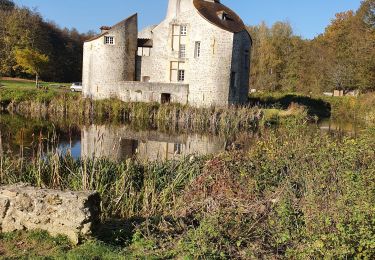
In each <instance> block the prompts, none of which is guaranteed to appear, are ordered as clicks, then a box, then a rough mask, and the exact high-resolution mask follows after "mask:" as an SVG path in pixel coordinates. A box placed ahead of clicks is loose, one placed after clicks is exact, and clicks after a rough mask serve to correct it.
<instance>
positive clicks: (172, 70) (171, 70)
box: [169, 61, 186, 83]
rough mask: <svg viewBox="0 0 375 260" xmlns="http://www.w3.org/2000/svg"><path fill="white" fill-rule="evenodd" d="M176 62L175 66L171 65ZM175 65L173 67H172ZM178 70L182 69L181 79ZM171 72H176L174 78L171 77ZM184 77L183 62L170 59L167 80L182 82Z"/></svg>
mask: <svg viewBox="0 0 375 260" xmlns="http://www.w3.org/2000/svg"><path fill="white" fill-rule="evenodd" d="M173 64H177V66H173ZM174 67H175V68H174ZM180 71H183V73H184V74H183V80H180ZM173 72H176V78H173ZM185 78H186V70H185V62H183V61H170V71H169V81H170V82H172V83H181V82H184V81H185Z"/></svg>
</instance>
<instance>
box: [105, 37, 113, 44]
mask: <svg viewBox="0 0 375 260" xmlns="http://www.w3.org/2000/svg"><path fill="white" fill-rule="evenodd" d="M104 44H108V45H114V44H115V37H113V36H104Z"/></svg>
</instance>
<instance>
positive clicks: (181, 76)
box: [178, 70, 185, 82]
mask: <svg viewBox="0 0 375 260" xmlns="http://www.w3.org/2000/svg"><path fill="white" fill-rule="evenodd" d="M178 81H179V82H183V81H185V70H179V71H178Z"/></svg>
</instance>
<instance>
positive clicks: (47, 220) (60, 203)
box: [0, 185, 100, 244]
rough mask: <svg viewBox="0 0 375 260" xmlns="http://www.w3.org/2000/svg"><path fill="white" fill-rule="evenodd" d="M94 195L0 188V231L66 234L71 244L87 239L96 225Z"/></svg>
mask: <svg viewBox="0 0 375 260" xmlns="http://www.w3.org/2000/svg"><path fill="white" fill-rule="evenodd" d="M99 213H100V197H99V194H98V193H97V192H72V191H59V190H49V189H38V188H34V187H30V186H26V185H11V186H1V187H0V229H1V232H13V231H17V230H37V229H39V230H45V231H48V232H49V233H50V234H51V235H53V236H55V235H66V236H67V237H68V238H69V239H70V240H71V241H72V242H73V243H76V244H77V243H78V242H79V241H80V239H81V238H83V237H86V236H89V235H90V234H91V231H92V229H93V227H94V225H95V224H96V223H99Z"/></svg>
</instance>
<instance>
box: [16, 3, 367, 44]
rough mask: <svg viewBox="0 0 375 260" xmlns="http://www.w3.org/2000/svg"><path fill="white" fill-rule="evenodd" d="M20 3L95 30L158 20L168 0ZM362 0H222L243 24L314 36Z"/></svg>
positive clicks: (56, 19) (49, 16)
mask: <svg viewBox="0 0 375 260" xmlns="http://www.w3.org/2000/svg"><path fill="white" fill-rule="evenodd" d="M15 2H16V3H17V4H19V5H24V6H28V7H31V8H36V9H37V10H38V11H39V12H40V13H41V14H42V15H43V16H44V17H45V18H46V19H47V20H52V21H54V22H56V23H57V24H58V25H60V26H61V27H68V28H72V27H75V28H77V29H78V30H79V31H80V32H86V31H89V30H94V31H97V30H98V28H99V27H100V26H101V25H113V24H115V23H117V22H119V21H121V20H122V19H124V18H126V17H127V16H129V15H131V14H133V13H135V12H138V14H139V26H140V28H143V27H144V26H147V25H150V24H157V23H159V22H160V21H161V20H162V19H163V18H164V15H165V12H166V8H167V2H168V0H105V1H103V0H15ZM360 2H361V0H222V3H224V4H226V5H228V6H229V7H231V8H232V9H234V10H235V11H236V12H237V13H238V14H239V15H240V16H241V17H242V19H243V20H244V22H245V23H246V24H249V25H256V24H259V23H260V22H261V21H265V22H266V23H267V24H269V25H271V24H273V23H274V22H275V21H289V22H290V23H291V24H292V26H293V28H294V30H295V33H296V34H298V35H301V36H303V37H304V38H310V39H311V38H314V37H315V36H317V35H318V34H320V33H322V32H323V31H324V28H325V27H326V26H327V25H328V24H329V23H330V21H331V19H332V18H334V15H335V13H338V12H342V11H347V10H350V9H352V10H356V9H358V7H359V5H360Z"/></svg>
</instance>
